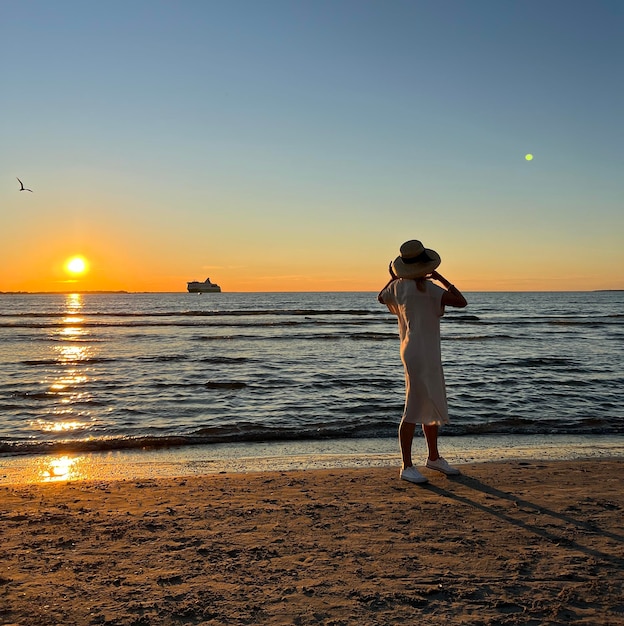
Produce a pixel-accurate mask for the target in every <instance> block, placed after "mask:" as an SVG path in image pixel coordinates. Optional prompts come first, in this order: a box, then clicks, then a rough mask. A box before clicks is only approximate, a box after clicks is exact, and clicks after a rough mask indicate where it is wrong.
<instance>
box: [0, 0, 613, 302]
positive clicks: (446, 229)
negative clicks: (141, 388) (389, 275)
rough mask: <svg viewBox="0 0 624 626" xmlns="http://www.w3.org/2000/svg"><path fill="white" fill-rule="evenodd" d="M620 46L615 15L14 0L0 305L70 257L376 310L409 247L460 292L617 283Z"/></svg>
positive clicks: (113, 277)
mask: <svg viewBox="0 0 624 626" xmlns="http://www.w3.org/2000/svg"><path fill="white" fill-rule="evenodd" d="M623 35H624V4H623V3H621V2H619V1H617V2H616V1H595V2H589V1H585V2H579V1H563V0H547V1H539V2H538V1H524V2H519V1H518V2H511V1H501V0H498V1H483V0H474V1H461V2H460V1H458V0H448V1H446V0H436V1H433V0H431V1H429V0H427V1H421V0H413V1H411V2H402V1H396V2H395V1H387V2H380V1H375V2H373V1H367V0H358V1H339V0H336V1H333V2H328V1H314V2H312V1H303V2H302V1H295V0H292V1H279V2H278V1H272V0H267V1H264V2H263V1H259V0H256V1H251V0H249V1H241V0H239V1H236V0H234V1H227V2H225V1H205V2H185V1H180V2H157V1H152V2H145V1H132V0H131V1H127V2H118V1H112V2H106V3H103V2H101V3H96V2H68V1H64V0H59V1H57V2H43V1H40V0H36V1H32V2H22V3H12V4H8V3H7V4H5V5H4V6H3V16H2V20H1V24H0V40H1V43H0V55H1V57H2V61H1V65H0V69H1V72H2V78H3V81H2V82H3V84H4V86H5V87H4V89H3V93H2V109H3V113H4V115H3V120H2V122H1V123H0V139H1V143H2V145H3V149H2V151H0V172H2V181H3V182H2V185H0V212H1V213H0V216H1V218H2V220H3V222H4V224H5V228H4V229H2V231H3V232H0V261H1V263H0V265H2V266H3V268H4V269H2V270H0V291H1V290H14V289H34V288H41V287H37V285H39V284H40V282H41V281H44V282H45V283H46V284H48V285H49V288H51V289H57V288H58V289H60V288H62V286H63V277H62V276H61V275H60V274H59V272H58V270H57V269H55V267H57V266H58V264H59V263H60V262H61V261H62V260H64V258H65V257H66V256H69V255H71V254H76V253H81V254H84V255H86V256H87V257H89V258H90V260H91V266H92V273H91V276H90V277H89V278H87V277H85V279H84V280H85V283H84V286H85V287H89V286H91V287H98V286H99V287H102V288H104V287H106V288H127V289H130V290H143V289H145V290H177V289H180V290H182V289H184V287H185V281H186V280H190V279H193V278H204V277H205V275H210V276H211V277H213V279H215V280H216V279H219V280H218V282H220V283H221V284H224V283H225V285H228V286H230V289H228V290H259V291H263V290H276V289H278V290H281V289H284V290H307V289H328V290H332V289H371V290H375V289H377V288H378V287H379V286H380V285H379V283H380V282H382V283H383V282H385V279H386V273H385V272H386V267H387V262H388V260H390V258H393V257H394V256H395V255H396V254H397V252H398V247H399V245H400V244H401V243H402V241H404V240H405V239H410V238H420V239H422V240H423V241H424V243H425V244H426V245H427V246H429V247H433V248H435V249H436V250H438V251H439V252H440V254H441V255H442V258H443V265H442V267H441V271H443V273H445V272H448V273H449V277H450V278H451V279H453V281H454V282H456V283H459V282H460V281H461V282H462V284H463V286H465V287H466V288H468V289H591V288H624V271H623V268H624V256H623V252H622V249H623V248H624V246H623V245H622V244H623V243H624V235H623V234H622V233H624V228H623V226H624V218H623V214H624V211H622V204H623V202H622V200H623V198H624V193H623V191H624V185H623V183H622V182H621V174H620V172H621V170H622V165H623V156H624V155H623V149H622V146H623V141H622V140H623V139H624V137H623V132H622V130H623V129H622V111H623V106H622V105H623V104H624V99H623V97H622V95H623V86H622V79H621V77H622V61H623V60H624V44H623V43H622V42H623V41H624V37H623ZM527 153H532V154H533V155H534V159H533V161H531V162H527V161H526V160H525V159H524V155H525V154H527ZM15 176H19V177H20V178H21V179H22V180H24V182H25V183H26V185H27V186H30V187H32V188H33V189H34V193H33V194H25V193H17V187H16V185H17V182H16V181H15ZM26 233H27V235H26ZM588 258H591V259H593V263H592V264H591V265H588V264H587V263H586V261H587V259H588ZM581 259H582V262H579V260H581ZM598 268H600V277H598V276H597V273H596V270H597V269H598ZM35 275H36V276H37V277H38V278H37V280H36V281H35V279H34V278H33V277H34V276H35ZM89 280H90V281H91V282H88V281H89ZM37 281H39V282H37ZM46 281H47V282H46ZM35 283H36V284H35ZM225 285H224V286H225Z"/></svg>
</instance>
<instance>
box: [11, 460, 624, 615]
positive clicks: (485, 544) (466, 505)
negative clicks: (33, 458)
mask: <svg viewBox="0 0 624 626" xmlns="http://www.w3.org/2000/svg"><path fill="white" fill-rule="evenodd" d="M462 469H463V471H464V476H462V477H459V478H456V479H448V478H446V477H444V476H443V475H441V474H435V473H434V472H430V471H428V470H424V472H425V473H426V474H427V476H429V477H430V479H431V482H430V483H429V484H428V485H426V486H419V485H412V484H409V483H406V482H402V481H399V480H398V477H397V476H398V471H397V470H396V469H389V468H370V469H329V470H328V469H325V470H313V471H287V472H273V473H268V472H261V473H252V474H226V475H210V476H205V477H190V478H188V477H187V478H163V479H158V480H125V481H116V482H115V481H109V482H107V481H98V482H69V483H68V482H62V483H52V484H44V485H9V486H2V487H0V529H1V539H2V543H1V544H0V550H2V557H1V561H0V566H1V568H0V623H1V624H24V625H31V624H32V625H37V626H45V625H48V624H111V625H112V624H124V625H125V624H127V625H130V624H137V625H138V624H204V623H205V624H327V625H329V624H332V625H339V624H360V625H365V626H368V625H373V624H403V623H410V624H450V625H453V624H465V625H468V624H469V625H471V626H472V625H480V624H492V625H493V624H497V625H498V624H501V625H502V624H522V625H536V626H537V625H540V626H544V625H549V624H567V623H573V624H587V625H589V624H591V625H592V626H596V625H603V626H606V625H611V624H613V625H616V624H624V592H623V587H624V521H623V520H624V515H623V512H624V491H623V490H622V470H623V469H624V462H623V461H622V460H605V461H591V462H590V461H572V462H571V461H556V462H552V461H549V462H544V463H540V462H530V461H510V462H507V463H484V464H474V465H465V466H462Z"/></svg>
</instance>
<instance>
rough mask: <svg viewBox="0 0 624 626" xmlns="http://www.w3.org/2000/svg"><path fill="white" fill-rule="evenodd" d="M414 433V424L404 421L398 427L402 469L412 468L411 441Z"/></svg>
mask: <svg viewBox="0 0 624 626" xmlns="http://www.w3.org/2000/svg"><path fill="white" fill-rule="evenodd" d="M415 431H416V424H409V423H407V422H406V421H405V420H403V421H402V422H401V425H400V426H399V445H400V446H401V456H402V457H403V467H412V440H413V439H414V432H415Z"/></svg>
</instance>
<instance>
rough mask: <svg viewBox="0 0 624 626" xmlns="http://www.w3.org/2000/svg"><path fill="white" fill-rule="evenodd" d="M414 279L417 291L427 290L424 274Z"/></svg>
mask: <svg viewBox="0 0 624 626" xmlns="http://www.w3.org/2000/svg"><path fill="white" fill-rule="evenodd" d="M414 280H415V281H416V288H417V289H418V291H423V292H424V291H427V278H426V277H425V276H419V277H418V278H415V279H414Z"/></svg>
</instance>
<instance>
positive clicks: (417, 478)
mask: <svg viewBox="0 0 624 626" xmlns="http://www.w3.org/2000/svg"><path fill="white" fill-rule="evenodd" d="M399 476H400V478H401V480H407V481H408V482H410V483H421V484H422V483H428V482H429V480H428V479H427V478H426V477H425V476H423V475H422V474H421V473H420V472H419V471H418V470H417V469H416V468H415V467H414V466H411V467H404V468H403V469H402V470H401V473H400V474H399Z"/></svg>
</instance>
